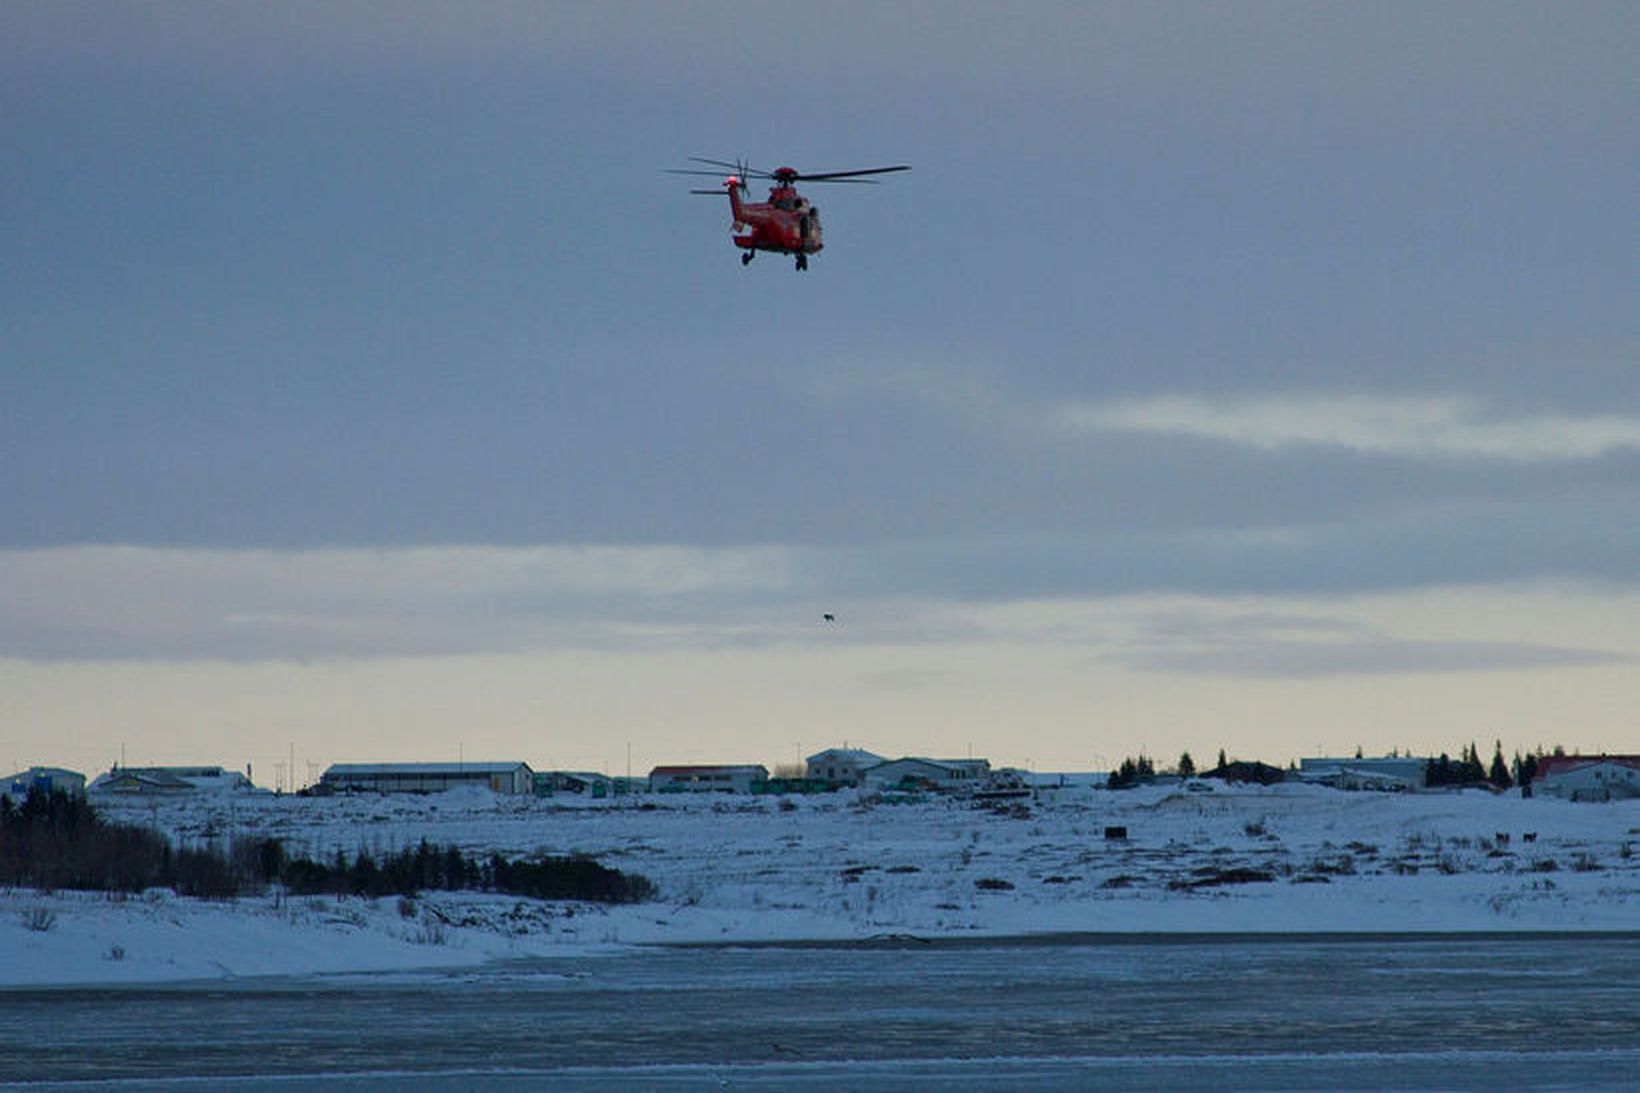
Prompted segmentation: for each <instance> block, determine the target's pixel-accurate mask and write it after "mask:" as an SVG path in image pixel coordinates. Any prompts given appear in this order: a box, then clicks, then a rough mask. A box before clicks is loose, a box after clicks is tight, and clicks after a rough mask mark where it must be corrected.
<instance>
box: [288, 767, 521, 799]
mask: <svg viewBox="0 0 1640 1093" xmlns="http://www.w3.org/2000/svg"><path fill="white" fill-rule="evenodd" d="M534 784H535V779H534V774H533V773H532V772H531V770H530V766H529V764H528V763H336V764H333V765H332V766H331V767H330V769H328V770H326V771H325V773H324V775H323V777H321V778H320V779H319V786H320V788H321V790H322V791H324V792H335V793H348V792H373V793H442V792H444V791H445V790H448V789H457V788H459V787H462V786H477V787H479V788H481V789H487V790H490V791H491V792H493V793H507V794H514V793H519V794H527V793H530V792H532V791H533V789H534Z"/></svg>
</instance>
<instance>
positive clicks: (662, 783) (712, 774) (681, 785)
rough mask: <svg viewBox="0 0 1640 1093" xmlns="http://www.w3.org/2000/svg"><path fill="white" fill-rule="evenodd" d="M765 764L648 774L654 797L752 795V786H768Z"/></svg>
mask: <svg viewBox="0 0 1640 1093" xmlns="http://www.w3.org/2000/svg"><path fill="white" fill-rule="evenodd" d="M768 780H769V771H768V768H766V767H765V766H764V765H763V764H762V763H752V764H739V765H735V766H709V765H702V766H666V767H656V768H655V769H654V770H652V771H650V772H649V790H650V792H651V793H750V792H752V783H754V782H767V781H768Z"/></svg>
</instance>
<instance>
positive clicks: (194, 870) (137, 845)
mask: <svg viewBox="0 0 1640 1093" xmlns="http://www.w3.org/2000/svg"><path fill="white" fill-rule="evenodd" d="M270 884H279V885H282V886H283V887H284V888H285V889H286V890H287V891H289V892H291V893H294V894H298V895H311V894H321V893H322V894H328V895H357V896H389V895H404V896H411V895H415V894H417V893H419V892H423V891H482V892H505V893H507V894H509V895H520V896H530V897H533V898H536V899H573V900H591V901H595V902H599V903H636V902H639V901H641V900H645V899H649V898H651V897H652V896H653V895H654V894H655V886H654V884H653V883H652V882H651V881H650V880H649V879H648V878H647V877H643V876H639V875H638V874H635V873H623V872H621V871H620V870H618V869H610V868H608V867H606V866H603V865H600V864H599V863H598V862H596V861H594V860H592V859H591V858H581V857H544V858H538V859H530V860H517V861H514V860H509V859H508V858H505V857H503V856H502V855H500V854H491V855H490V856H489V857H488V858H474V857H469V856H468V855H466V854H464V853H462V852H461V850H460V848H458V847H453V846H449V847H437V846H433V845H432V844H430V843H428V842H427V841H426V840H425V839H424V840H422V842H421V843H420V845H418V846H416V847H414V848H411V849H405V850H400V851H398V852H397V853H393V854H387V855H384V856H382V857H381V858H379V859H378V858H377V857H376V856H374V855H372V854H371V853H369V852H368V851H366V850H363V849H361V850H360V851H359V852H358V854H356V855H354V856H353V857H351V858H349V857H348V856H347V855H346V854H345V853H342V852H340V851H338V852H337V854H336V856H335V858H333V859H332V860H331V861H330V862H328V863H326V862H316V861H313V860H312V859H310V858H305V857H299V858H293V857H290V856H289V855H287V854H286V852H285V847H284V844H283V843H281V842H280V841H279V840H278V839H269V838H241V839H235V840H233V843H232V847H231V849H230V850H227V851H223V850H218V849H216V848H214V847H206V848H203V849H181V848H175V847H173V846H171V844H170V842H169V840H167V839H165V838H164V837H163V836H161V835H159V834H158V833H156V832H153V831H149V830H147V829H145V828H140V827H133V826H131V825H129V824H116V823H108V822H106V821H104V820H103V819H102V818H101V817H99V816H98V815H97V813H96V810H95V809H93V808H92V807H91V805H90V804H88V803H87V802H86V801H85V800H83V799H82V798H78V797H70V796H69V795H67V794H65V793H62V792H56V793H51V794H47V793H42V792H40V791H38V790H34V791H31V792H30V793H29V795H28V797H27V798H26V799H25V800H24V801H23V803H22V804H21V805H18V804H15V803H14V802H13V801H12V799H11V798H10V797H6V796H0V885H10V886H16V887H22V888H38V889H42V890H45V891H53V890H56V889H59V888H66V889H80V890H86V891H95V892H130V893H135V892H141V891H143V890H144V889H147V888H172V889H175V890H176V892H177V893H178V894H179V895H184V896H202V897H205V898H207V899H230V898H232V897H234V896H240V895H247V894H252V893H256V892H261V891H264V890H266V888H267V887H268V886H269V885H270Z"/></svg>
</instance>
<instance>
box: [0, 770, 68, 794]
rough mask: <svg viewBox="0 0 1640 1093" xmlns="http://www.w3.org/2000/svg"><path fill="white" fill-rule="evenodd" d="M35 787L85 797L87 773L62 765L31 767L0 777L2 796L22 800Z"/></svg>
mask: <svg viewBox="0 0 1640 1093" xmlns="http://www.w3.org/2000/svg"><path fill="white" fill-rule="evenodd" d="M33 789H37V790H39V791H40V792H42V793H59V792H60V793H66V794H68V795H69V796H70V797H84V796H85V775H83V774H80V773H78V772H76V771H72V770H64V769H62V768H61V767H30V768H28V769H27V770H25V771H20V772H19V773H17V774H8V775H6V776H5V777H4V778H0V797H10V798H11V799H12V800H13V801H21V800H23V799H24V798H26V797H27V796H28V795H29V791H30V790H33Z"/></svg>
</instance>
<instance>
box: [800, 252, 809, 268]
mask: <svg viewBox="0 0 1640 1093" xmlns="http://www.w3.org/2000/svg"><path fill="white" fill-rule="evenodd" d="M797 268H798V269H808V268H809V256H808V255H806V254H799V255H798V256H797Z"/></svg>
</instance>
